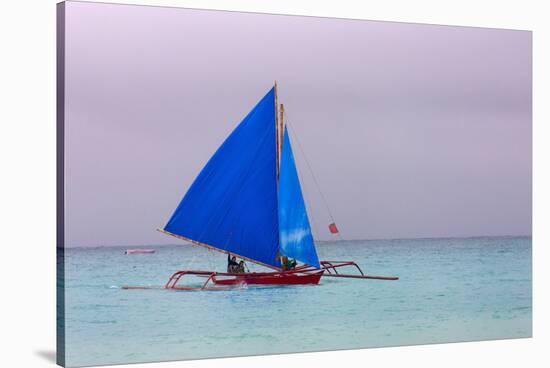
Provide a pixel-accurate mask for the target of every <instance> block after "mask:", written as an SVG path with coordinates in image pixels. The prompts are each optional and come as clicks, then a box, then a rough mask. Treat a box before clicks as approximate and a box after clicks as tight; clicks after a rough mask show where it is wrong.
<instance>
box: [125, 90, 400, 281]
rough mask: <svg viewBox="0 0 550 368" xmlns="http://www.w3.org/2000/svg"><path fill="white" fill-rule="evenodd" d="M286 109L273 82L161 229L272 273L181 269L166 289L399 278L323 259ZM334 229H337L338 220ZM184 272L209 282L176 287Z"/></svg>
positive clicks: (353, 264)
mask: <svg viewBox="0 0 550 368" xmlns="http://www.w3.org/2000/svg"><path fill="white" fill-rule="evenodd" d="M283 112H284V106H283V104H279V102H278V97H277V82H275V84H274V86H273V87H272V88H271V89H270V90H269V91H268V92H267V94H266V95H265V96H264V97H263V98H262V99H261V100H260V101H259V102H258V103H257V104H256V106H255V107H254V108H253V109H252V110H251V111H250V112H249V113H248V115H246V117H245V118H244V119H243V120H242V121H241V122H240V124H239V125H238V126H237V127H236V128H235V129H234V130H233V132H232V133H231V134H230V135H229V136H228V137H227V139H226V140H225V141H224V142H223V144H222V145H221V146H220V147H219V148H218V150H217V151H216V152H215V153H214V155H213V156H212V157H211V158H210V160H209V161H208V163H207V164H206V166H204V168H203V169H202V171H201V172H200V173H199V174H198V176H197V177H196V179H195V181H194V182H193V184H192V185H191V187H190V188H189V190H188V191H187V193H186V194H185V195H184V197H183V199H182V200H181V202H180V203H179V205H178V206H177V207H176V209H175V211H174V212H173V214H172V216H171V217H170V219H169V220H168V222H167V223H166V225H165V226H164V227H163V228H162V229H158V231H160V232H162V233H164V234H167V235H170V236H172V237H175V238H178V239H181V240H183V241H186V242H188V243H191V244H194V245H197V246H201V247H205V248H208V249H212V250H216V251H219V252H222V253H225V254H228V255H231V256H235V257H238V258H241V259H243V260H246V261H248V262H252V263H255V264H258V265H261V266H265V267H267V268H270V269H271V271H268V272H247V273H234V272H215V271H204V270H184V271H177V272H175V273H174V274H173V275H172V276H171V277H170V279H169V280H168V282H167V283H166V285H165V286H164V287H165V288H167V289H177V290H219V289H223V288H227V287H228V286H236V285H243V284H246V285H307V284H313V285H315V284H318V283H319V281H320V279H321V277H347V278H362V279H382V280H397V279H398V278H397V277H385V276H369V275H365V274H364V273H363V271H362V270H361V268H360V267H359V266H358V265H357V264H356V263H355V262H353V261H320V260H319V257H318V254H317V250H316V248H315V241H314V239H313V235H312V231H311V227H310V222H309V218H308V213H307V209H306V205H305V202H304V197H303V194H302V189H301V185H300V180H299V177H298V172H297V168H296V163H295V160H294V154H293V150H292V145H291V141H290V138H289V134H288V130H287V127H286V126H285V124H284V121H283V117H284V114H283ZM329 229H330V231H331V232H335V231H337V230H336V225H335V224H334V223H333V224H330V225H329ZM285 258H287V259H288V258H290V259H293V260H296V261H298V262H300V265H299V266H295V267H293V268H291V269H287V268H285V267H284V265H283V264H281V260H282V259H285ZM342 267H355V268H356V270H357V272H356V273H355V274H345V273H341V272H338V270H339V269H341V268H342ZM186 275H194V276H199V277H204V278H206V280H205V282H204V283H202V285H200V286H182V285H180V284H178V283H179V282H180V280H181V279H182V277H184V276H186ZM126 288H132V287H126ZM138 288H139V287H138Z"/></svg>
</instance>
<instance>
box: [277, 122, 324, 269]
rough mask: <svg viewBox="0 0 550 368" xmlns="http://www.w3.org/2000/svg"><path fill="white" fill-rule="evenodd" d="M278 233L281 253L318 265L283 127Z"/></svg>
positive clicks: (294, 164)
mask: <svg viewBox="0 0 550 368" xmlns="http://www.w3.org/2000/svg"><path fill="white" fill-rule="evenodd" d="M279 237H280V242H281V243H280V247H281V254H282V255H285V256H287V257H291V258H295V259H297V260H298V261H301V262H303V263H306V264H308V265H310V266H314V267H317V268H319V267H320V265H319V258H318V257H317V252H316V250H315V244H314V243H313V235H311V228H310V226H309V219H308V217H307V211H306V206H305V203H304V197H303V196H302V189H301V188H300V180H299V179H298V172H297V170H296V163H295V162H294V155H293V154H292V147H291V146H290V139H289V137H288V131H287V129H286V127H285V131H284V137H283V149H282V155H281V165H280V170H279Z"/></svg>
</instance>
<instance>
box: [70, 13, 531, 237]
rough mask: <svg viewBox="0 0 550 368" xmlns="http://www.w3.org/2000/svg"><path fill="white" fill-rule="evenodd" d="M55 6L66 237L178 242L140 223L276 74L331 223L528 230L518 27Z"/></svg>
mask: <svg viewBox="0 0 550 368" xmlns="http://www.w3.org/2000/svg"><path fill="white" fill-rule="evenodd" d="M66 22H67V23H66V32H67V33H66V34H67V38H66V58H67V59H66V68H67V69H66V106H65V108H66V136H65V139H66V140H65V145H66V158H65V162H66V168H65V170H66V189H65V194H66V228H65V231H66V244H67V246H98V245H134V244H135V245H138V244H175V243H178V240H176V239H173V238H170V237H168V236H166V235H162V234H160V233H158V232H156V231H155V229H156V228H157V227H162V226H164V224H165V223H166V221H167V220H168V218H169V217H170V215H171V214H172V211H173V210H174V209H175V207H176V206H177V204H178V203H179V201H180V199H181V197H182V196H183V194H184V193H185V191H186V190H187V188H188V187H189V186H190V185H191V183H192V181H193V179H194V178H195V176H196V175H197V174H198V172H199V171H200V170H201V168H202V167H203V166H204V164H205V163H206V161H207V160H208V159H209V158H210V156H211V155H212V154H213V153H214V151H215V150H216V149H217V147H218V146H219V145H220V144H221V143H222V142H223V140H224V139H225V138H226V137H227V135H228V134H229V133H230V132H231V131H232V129H233V128H234V127H235V126H236V125H237V124H238V123H239V122H240V120H241V119H242V118H243V117H244V116H245V115H246V114H247V113H248V112H249V111H250V109H251V108H252V107H253V106H254V105H255V103H256V102H257V101H258V100H259V99H260V98H261V97H263V96H264V94H265V93H266V92H267V91H268V90H269V89H270V88H271V87H272V85H273V81H274V80H277V81H278V83H279V97H280V100H281V102H283V103H284V104H285V109H286V111H287V112H288V121H289V123H290V125H291V129H292V130H293V131H294V132H295V133H296V135H297V138H298V139H299V141H300V143H301V146H302V148H303V150H304V151H305V154H306V157H307V159H308V161H309V163H310V164H311V166H312V168H313V171H314V173H315V175H316V177H317V180H318V182H319V184H320V187H321V189H322V191H323V193H324V196H325V197H326V199H327V202H328V204H329V206H330V208H331V210H332V212H333V215H334V217H335V219H336V222H337V224H338V226H339V228H340V230H341V232H342V235H343V237H344V238H347V239H373V238H409V237H456V236H475V235H515V234H522V235H525V234H526V235H530V234H531V208H532V203H531V194H532V190H531V183H532V181H531V174H532V162H531V147H532V141H531V134H532V130H531V45H532V43H531V33H530V32H527V31H513V30H497V29H483V28H472V27H447V26H432V25H421V24H406V23H392V22H374V21H356V20H342V19H327V18H314V17H298V16H280V15H264V14H246V13H235V12H221V11H199V10H187V9H176V8H161V7H145V6H126V5H110V4H97V3H96V4H93V3H79V2H69V3H67V12H66ZM292 130H291V132H292ZM292 138H294V151H295V155H296V156H298V157H297V160H298V166H299V168H300V169H301V171H302V177H303V189H304V191H305V197H306V202H307V204H308V207H309V210H310V211H309V212H310V219H311V221H312V223H313V230H314V235H315V236H316V238H318V239H330V235H329V233H328V230H327V227H326V226H327V225H328V223H329V218H328V215H327V211H326V210H325V209H324V206H323V203H322V201H321V197H320V195H319V193H318V192H317V190H316V187H315V185H314V182H313V180H312V177H311V175H310V174H309V172H308V169H307V165H306V164H305V162H304V160H303V156H302V155H301V152H300V150H299V148H298V147H297V146H298V144H297V142H296V137H293V136H292V135H291V139H292Z"/></svg>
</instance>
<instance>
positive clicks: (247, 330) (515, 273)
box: [64, 237, 532, 366]
mask: <svg viewBox="0 0 550 368" xmlns="http://www.w3.org/2000/svg"><path fill="white" fill-rule="evenodd" d="M127 248H138V247H97V248H67V249H66V250H65V260H64V261H65V288H66V289H65V313H66V319H65V321H64V322H65V329H66V330H65V331H66V332H65V333H66V336H65V341H66V364H67V365H68V366H85V365H101V364H117V363H134V362H150V361H165V360H185V359H199V358H210V357H228V356H242V355H258V354H269V353H286V352H302V351H322V350H335V349H352V348H368V347H384V346H396V345H412V344H429V343H445V342H454V341H475V340H487V339H504V338H521V337H530V336H531V334H532V288H531V275H532V273H531V270H532V266H531V238H530V237H478V238H460V239H459V238H453V239H414V240H368V241H341V242H321V243H318V245H317V250H318V253H319V258H320V259H323V260H354V261H356V262H357V263H358V264H359V265H360V266H361V267H362V268H363V271H364V272H365V273H368V274H373V275H395V276H399V277H400V279H399V280H398V281H380V280H356V279H335V278H322V279H321V283H320V284H319V285H317V286H286V287H249V288H237V289H233V290H228V291H193V292H188V291H173V290H163V289H152V290H124V289H121V286H123V285H145V286H161V285H164V284H165V283H166V281H167V280H168V278H169V277H170V275H171V274H172V273H173V272H174V271H176V270H182V269H204V270H219V271H223V270H224V269H225V267H226V256H225V255H223V254H220V253H217V252H215V251H211V250H207V249H203V248H199V247H195V246H189V245H187V244H185V243H182V244H181V245H177V246H154V245H150V246H147V247H144V248H154V249H156V251H157V252H156V253H155V254H134V255H125V254H124V251H125V249H127ZM249 267H250V269H251V271H252V270H262V268H260V267H257V266H253V265H249ZM263 270H265V269H263ZM351 271H352V272H353V270H351ZM201 281H204V280H203V279H202V280H201V279H194V281H193V282H195V283H197V284H198V283H200V282H201Z"/></svg>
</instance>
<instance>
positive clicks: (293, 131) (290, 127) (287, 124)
mask: <svg viewBox="0 0 550 368" xmlns="http://www.w3.org/2000/svg"><path fill="white" fill-rule="evenodd" d="M283 115H284V117H285V121H286V126H288V127H289V130H290V131H291V132H292V135H293V137H294V138H295V140H296V143H297V145H298V149H299V150H300V152H301V154H302V156H303V157H304V161H305V162H306V166H307V168H308V170H309V173H310V174H311V177H312V178H313V182H314V183H315V187H316V188H317V191H318V192H319V194H320V196H321V199H322V202H323V204H324V205H325V208H326V210H327V213H328V215H329V217H330V220H331V221H332V223H334V224H335V223H336V221H335V220H334V216H333V215H332V211H331V210H330V207H329V205H328V202H327V199H326V198H325V195H324V194H323V191H322V190H321V186H320V185H319V181H318V180H317V177H316V176H315V173H314V172H313V168H312V167H311V164H310V163H309V160H308V158H307V156H306V153H305V151H304V149H303V148H302V144H301V143H300V140H299V138H298V134H296V131H295V130H294V128H293V126H292V125H291V124H289V118H288V113H287V112H286V110H285V111H284V112H283ZM302 182H303V181H302ZM336 235H337V236H338V238H339V239H340V240H344V238H343V236H342V234H341V232H340V229H339V228H338V232H337V233H336Z"/></svg>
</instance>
